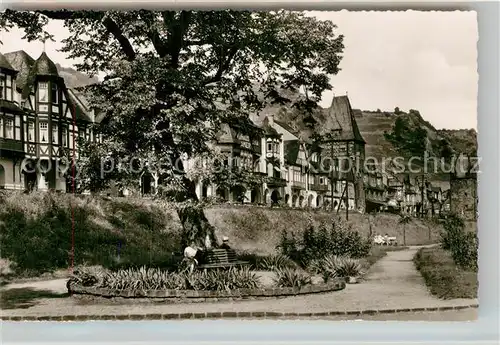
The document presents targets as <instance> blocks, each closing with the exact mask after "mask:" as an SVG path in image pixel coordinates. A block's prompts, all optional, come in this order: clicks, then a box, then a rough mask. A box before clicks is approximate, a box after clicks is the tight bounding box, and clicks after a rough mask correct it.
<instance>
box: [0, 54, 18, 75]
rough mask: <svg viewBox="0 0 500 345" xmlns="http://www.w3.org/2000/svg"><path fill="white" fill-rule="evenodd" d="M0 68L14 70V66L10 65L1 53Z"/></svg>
mask: <svg viewBox="0 0 500 345" xmlns="http://www.w3.org/2000/svg"><path fill="white" fill-rule="evenodd" d="M0 68H3V69H8V70H11V71H15V68H14V67H12V65H11V64H10V62H9V60H7V58H6V57H5V56H4V55H3V54H2V53H0Z"/></svg>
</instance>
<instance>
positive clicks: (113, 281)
mask: <svg viewBox="0 0 500 345" xmlns="http://www.w3.org/2000/svg"><path fill="white" fill-rule="evenodd" d="M70 280H71V281H73V282H75V283H78V284H82V285H84V286H94V287H102V288H108V289H111V290H130V291H145V290H167V289H168V290H233V289H240V288H247V289H251V288H258V287H259V286H260V282H259V278H258V277H257V276H256V275H255V274H254V273H252V272H251V271H250V269H249V268H242V269H236V268H231V269H229V270H212V271H203V272H200V271H195V272H193V273H191V274H188V273H180V272H169V271H166V270H162V269H159V268H146V267H144V266H143V267H140V268H138V269H136V268H129V269H124V270H118V271H110V270H107V269H102V268H101V269H87V268H84V269H78V270H75V272H74V274H73V276H72V277H71V278H70Z"/></svg>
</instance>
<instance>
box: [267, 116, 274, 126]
mask: <svg viewBox="0 0 500 345" xmlns="http://www.w3.org/2000/svg"><path fill="white" fill-rule="evenodd" d="M267 118H268V121H269V126H273V125H274V115H269V116H268V117H267Z"/></svg>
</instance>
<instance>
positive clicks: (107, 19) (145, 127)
mask: <svg viewBox="0 0 500 345" xmlns="http://www.w3.org/2000/svg"><path fill="white" fill-rule="evenodd" d="M50 20H62V21H64V26H65V27H66V28H67V29H68V30H69V33H70V34H69V37H66V38H65V39H64V40H63V43H64V47H63V49H62V51H63V52H66V53H67V55H68V57H69V58H75V59H78V60H80V61H82V62H81V63H79V64H78V65H77V68H78V70H79V71H82V72H85V73H87V74H89V75H96V74H97V73H100V72H104V73H106V75H107V76H106V78H105V79H104V80H103V81H101V82H99V83H98V84H95V85H92V86H89V87H87V90H86V94H87V96H88V97H89V99H90V104H93V105H95V107H97V108H98V109H99V110H100V111H101V112H103V113H105V114H106V119H105V121H104V122H105V126H101V128H100V129H101V130H102V131H103V134H104V142H103V143H102V144H101V145H100V146H101V147H102V148H103V152H104V151H106V152H112V153H113V155H114V156H116V157H120V158H121V159H127V158H128V159H131V157H132V156H133V157H136V158H141V159H147V160H148V161H149V162H151V161H152V160H161V159H163V160H165V159H167V160H168V161H169V162H172V161H175V160H177V159H178V158H179V157H181V156H183V155H187V156H193V155H196V154H199V153H204V152H207V151H209V147H208V146H207V142H209V141H210V140H212V139H213V138H214V135H215V133H216V131H217V129H218V128H220V123H221V122H228V123H231V122H233V123H241V122H245V121H247V119H248V114H249V113H250V112H257V111H259V110H260V109H262V108H263V107H265V106H266V105H267V104H271V103H279V104H288V105H289V106H290V107H295V108H298V109H301V110H304V111H308V110H309V109H312V108H314V107H315V106H316V104H317V102H318V101H319V100H320V98H321V94H322V92H323V91H324V90H327V89H330V88H331V86H330V83H329V75H333V74H336V73H337V72H338V71H339V67H338V65H339V62H340V60H341V53H342V52H343V36H342V35H337V34H336V32H335V31H336V26H335V25H334V24H333V23H331V22H330V21H320V20H317V19H316V18H313V17H307V16H306V15H304V14H303V13H298V12H290V11H284V10H283V11H276V12H250V11H231V10H226V11H160V12H157V11H147V10H139V11H125V12H119V11H102V12H98V11H67V10H61V11H34V12H24V11H23V12H19V11H12V10H6V11H5V12H3V13H2V14H0V25H2V27H3V29H7V30H8V29H9V28H12V27H15V26H17V27H19V28H21V29H23V30H24V32H25V37H24V38H25V39H27V40H28V41H32V40H37V39H43V38H45V37H47V36H48V35H52V34H55V33H50V32H46V27H47V24H48V23H49V21H50ZM299 90H300V91H302V92H303V93H304V94H305V95H307V96H306V97H300V98H298V99H295V100H292V99H290V98H289V97H287V95H288V94H289V93H290V91H292V92H299ZM249 128H251V126H249ZM249 130H250V129H249Z"/></svg>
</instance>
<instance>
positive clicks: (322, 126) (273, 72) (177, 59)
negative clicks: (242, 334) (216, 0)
mask: <svg viewBox="0 0 500 345" xmlns="http://www.w3.org/2000/svg"><path fill="white" fill-rule="evenodd" d="M450 28H453V30H450ZM0 30H1V36H0V38H1V45H0V189H1V190H0V236H1V237H0V239H1V259H0V260H1V262H0V263H1V267H0V268H1V272H0V274H1V275H0V279H1V280H0V282H1V287H0V289H1V290H0V292H1V305H0V306H1V318H2V319H3V320H9V321H25V320H50V321H71V320H73V321H75V320H76V321H84V320H167V319H168V320H172V319H191V318H193V319H194V318H196V319H229V318H230V319H262V318H265V319H325V320H358V319H363V320H381V321H384V320H400V321H417V320H424V321H464V320H475V319H476V318H477V308H478V299H477V290H478V278H477V271H478V260H477V257H478V239H477V238H478V237H477V226H476V223H477V218H478V197H477V176H478V174H480V170H479V167H480V163H481V162H480V160H479V158H478V154H477V91H478V73H477V51H476V45H477V41H478V28H477V16H476V12H474V11H454V12H451V11H449V12H445V11H442V12H440V11H433V12H430V11H428V12H425V11H394V12H392V11H378V12H377V11H371V12H368V11H365V12H355V11H347V10H342V11H302V12H301V11H297V12H296V11H288V10H276V11H266V12H258V11H233V10H225V11H195V10H184V11H168V10H164V11H150V10H134V11H132V10H130V11H122V12H120V11H70V10H50V11H49V10H46V11H45V10H38V11H17V10H4V11H3V12H1V13H0Z"/></svg>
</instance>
